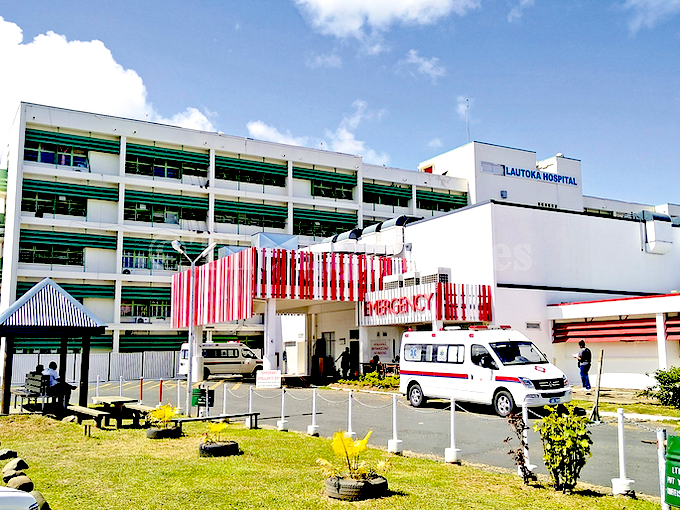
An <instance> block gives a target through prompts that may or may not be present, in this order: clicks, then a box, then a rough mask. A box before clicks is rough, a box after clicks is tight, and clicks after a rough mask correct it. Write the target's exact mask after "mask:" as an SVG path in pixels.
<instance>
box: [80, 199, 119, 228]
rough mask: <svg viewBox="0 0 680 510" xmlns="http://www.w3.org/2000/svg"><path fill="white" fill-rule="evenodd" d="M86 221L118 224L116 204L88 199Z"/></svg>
mask: <svg viewBox="0 0 680 510" xmlns="http://www.w3.org/2000/svg"><path fill="white" fill-rule="evenodd" d="M87 221H93V222H96V223H118V202H111V201H109V200H92V199H89V200H88V201H87Z"/></svg>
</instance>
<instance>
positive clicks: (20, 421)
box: [0, 416, 658, 510]
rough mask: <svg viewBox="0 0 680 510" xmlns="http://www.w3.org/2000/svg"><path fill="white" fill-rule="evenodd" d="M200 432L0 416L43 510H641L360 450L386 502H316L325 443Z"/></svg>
mask: <svg viewBox="0 0 680 510" xmlns="http://www.w3.org/2000/svg"><path fill="white" fill-rule="evenodd" d="M204 432H205V425H204V424H197V423H196V424H194V423H191V424H186V425H185V433H186V436H185V437H182V438H181V439H170V440H156V441H152V440H149V439H147V438H146V437H145V434H144V431H143V430H139V429H121V430H93V434H92V437H85V436H84V435H83V427H82V426H80V425H76V424H75V423H62V422H58V421H54V420H51V419H49V418H44V417H42V416H11V417H3V418H0V441H2V447H3V448H10V449H13V450H16V451H17V452H19V455H20V456H21V457H22V458H24V459H25V460H26V461H27V462H28V464H29V466H30V468H29V469H28V470H27V472H28V474H29V476H30V477H31V478H32V479H33V481H34V482H35V485H36V488H37V489H38V490H40V491H41V492H42V493H43V494H44V495H45V497H46V499H47V501H48V502H49V503H50V506H51V507H52V508H58V509H60V510H71V509H73V510H75V509H78V510H82V509H94V508H107V509H110V510H131V509H144V510H156V509H158V510H160V509H163V510H198V509H202V510H203V509H206V508H210V509H232V508H233V509H237V508H238V509H251V508H253V509H255V508H260V509H262V508H266V509H279V508H280V509H286V510H291V509H310V508H339V509H342V508H371V509H409V510H411V509H414V508H417V509H424V510H425V509H437V510H439V509H441V508H469V509H504V510H513V509H533V508H536V509H546V510H550V509H555V510H557V509H559V510H570V509H620V508H624V507H625V508H626V509H629V510H648V509H649V510H651V509H654V508H658V504H656V503H653V502H651V501H647V500H631V499H624V498H622V497H613V496H609V495H605V494H604V492H602V493H599V492H597V491H593V490H591V489H587V488H584V487H577V491H576V492H575V493H574V494H562V493H559V492H555V491H554V490H552V489H549V488H545V487H542V486H540V485H536V486H531V487H529V486H525V485H523V484H522V482H521V480H520V479H519V477H517V476H513V475H508V474H498V473H490V472H485V471H481V470H479V469H476V468H473V467H470V466H453V465H446V464H443V463H441V462H436V461H433V460H428V459H422V458H409V457H397V456H392V455H389V454H387V453H385V452H383V451H380V450H377V449H370V450H369V451H368V452H366V453H365V454H364V455H363V456H362V458H366V459H367V460H370V461H372V462H373V461H377V460H380V459H382V458H384V457H387V456H389V457H391V460H392V463H393V466H394V467H393V469H392V470H391V471H390V472H389V473H388V474H387V477H388V480H389V487H390V490H391V494H390V496H389V497H386V498H382V499H379V500H371V501H365V502H358V503H345V502H339V501H335V500H331V499H328V498H327V497H326V496H324V495H323V479H322V475H321V473H320V471H319V470H318V469H317V467H316V465H315V460H316V458H318V457H324V458H326V459H329V460H330V458H331V455H332V451H331V447H330V440H329V439H325V438H312V437H308V436H305V435H302V434H297V433H281V432H277V431H275V430H269V429H260V430H247V429H245V428H243V427H241V426H240V425H230V426H229V427H228V428H227V429H226V431H225V433H223V434H222V435H223V438H224V439H229V440H234V441H237V442H238V443H239V445H240V447H241V449H242V450H243V454H242V455H239V456H235V457H225V458H200V457H198V445H199V443H200V442H201V438H202V436H203V433H204Z"/></svg>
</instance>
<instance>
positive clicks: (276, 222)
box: [215, 213, 286, 228]
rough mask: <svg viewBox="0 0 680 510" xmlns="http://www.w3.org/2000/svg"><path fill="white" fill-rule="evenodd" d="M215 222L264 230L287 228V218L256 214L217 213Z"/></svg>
mask: <svg viewBox="0 0 680 510" xmlns="http://www.w3.org/2000/svg"><path fill="white" fill-rule="evenodd" d="M215 222H217V223H230V224H232V225H251V226H255V227H263V228H286V217H275V216H258V215H255V214H252V215H251V214H242V213H215Z"/></svg>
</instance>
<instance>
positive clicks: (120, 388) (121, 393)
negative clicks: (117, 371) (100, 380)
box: [118, 375, 123, 397]
mask: <svg viewBox="0 0 680 510" xmlns="http://www.w3.org/2000/svg"><path fill="white" fill-rule="evenodd" d="M118 396H119V397H122V396H123V376H122V375H121V376H120V378H119V380H118Z"/></svg>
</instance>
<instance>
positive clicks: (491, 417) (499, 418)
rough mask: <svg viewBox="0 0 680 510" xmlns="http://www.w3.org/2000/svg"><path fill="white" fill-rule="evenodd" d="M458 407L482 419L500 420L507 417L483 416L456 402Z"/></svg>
mask: <svg viewBox="0 0 680 510" xmlns="http://www.w3.org/2000/svg"><path fill="white" fill-rule="evenodd" d="M449 407H451V406H449ZM456 409H460V410H461V411H463V412H464V413H466V414H469V415H472V416H473V417H475V418H478V419H480V420H484V421H499V420H505V418H501V417H500V416H488V417H487V416H482V415H481V414H479V413H473V412H472V411H468V410H467V409H465V408H464V407H463V406H462V405H460V404H459V403H458V402H456Z"/></svg>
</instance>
